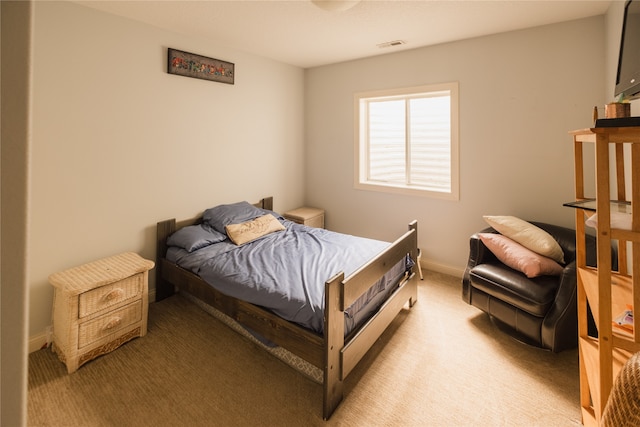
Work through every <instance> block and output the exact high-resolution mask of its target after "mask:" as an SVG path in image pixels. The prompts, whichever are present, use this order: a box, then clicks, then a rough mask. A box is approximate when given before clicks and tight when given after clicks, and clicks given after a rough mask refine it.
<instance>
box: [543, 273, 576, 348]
mask: <svg viewBox="0 0 640 427" xmlns="http://www.w3.org/2000/svg"><path fill="white" fill-rule="evenodd" d="M577 298H578V297H577V273H576V262H575V261H572V262H570V263H569V264H567V265H566V266H565V267H564V269H563V270H562V274H561V275H560V283H559V285H558V291H557V292H556V298H555V302H554V304H553V305H552V307H551V309H550V310H549V312H548V313H547V315H546V316H545V318H544V321H543V322H542V330H541V338H542V343H543V346H545V347H546V348H550V349H551V350H552V351H553V352H559V351H562V350H565V349H569V348H574V347H575V346H576V344H577V342H578V321H577V319H578V313H577V307H578V303H577Z"/></svg>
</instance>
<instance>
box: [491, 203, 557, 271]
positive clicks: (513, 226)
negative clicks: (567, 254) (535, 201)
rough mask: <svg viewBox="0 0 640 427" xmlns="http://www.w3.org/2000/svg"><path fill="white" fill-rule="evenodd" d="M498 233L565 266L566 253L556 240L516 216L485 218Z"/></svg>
mask: <svg viewBox="0 0 640 427" xmlns="http://www.w3.org/2000/svg"><path fill="white" fill-rule="evenodd" d="M483 218H484V220H485V221H486V222H487V224H489V225H490V226H491V227H493V228H494V229H495V230H496V231H497V232H498V233H500V234H502V235H504V236H507V237H508V238H510V239H512V240H515V241H516V242H518V243H520V244H521V245H522V246H524V247H525V248H528V249H529V250H532V251H533V252H535V253H537V254H540V255H543V256H546V257H548V258H551V259H553V260H555V261H557V262H559V263H562V264H564V252H562V248H561V247H560V245H559V244H558V242H556V240H555V239H554V238H553V237H552V236H551V235H550V234H549V233H547V232H546V231H544V230H543V229H541V228H539V227H536V226H535V225H533V224H531V223H529V222H527V221H524V220H522V219H520V218H516V217H515V216H492V215H485V216H483Z"/></svg>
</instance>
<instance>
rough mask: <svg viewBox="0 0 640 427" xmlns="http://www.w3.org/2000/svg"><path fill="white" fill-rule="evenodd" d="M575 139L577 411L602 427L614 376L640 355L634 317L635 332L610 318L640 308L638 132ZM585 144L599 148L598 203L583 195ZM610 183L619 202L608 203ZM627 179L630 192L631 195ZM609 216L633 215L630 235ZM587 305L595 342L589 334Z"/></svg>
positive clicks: (590, 133) (593, 131)
mask: <svg viewBox="0 0 640 427" xmlns="http://www.w3.org/2000/svg"><path fill="white" fill-rule="evenodd" d="M571 135H573V141H574V154H575V155H574V168H575V195H576V199H577V200H576V202H574V203H570V204H568V205H572V206H573V207H575V208H576V244H577V268H578V333H579V352H580V405H581V407H582V423H583V424H584V425H585V426H598V425H600V420H601V418H602V412H603V410H604V407H605V405H606V403H607V399H608V398H609V394H610V392H611V388H612V386H613V382H614V379H615V377H616V375H617V374H618V372H619V371H620V368H621V367H622V365H623V364H624V363H625V362H626V361H627V359H628V358H629V357H630V356H631V355H632V354H633V353H635V352H638V351H640V320H639V319H638V316H637V315H636V316H634V322H633V332H631V333H629V332H626V331H618V328H613V326H612V320H613V319H614V318H615V317H616V316H617V315H618V314H620V313H621V312H623V311H624V310H625V309H626V308H627V306H628V305H632V306H633V308H634V309H635V310H636V311H638V310H640V308H639V307H640V208H638V209H636V208H635V206H634V205H635V204H638V203H640V127H638V126H632V127H600V128H597V127H596V128H590V129H582V130H576V131H573V132H571ZM585 144H594V145H595V181H596V182H595V193H596V194H595V199H587V197H585V185H584V179H585V174H584V153H585V150H584V149H585V146H584V145H585ZM625 157H626V158H625ZM611 165H613V167H612V166H611ZM625 166H626V168H627V170H626V171H625ZM625 173H626V175H625ZM612 178H613V179H615V185H614V188H615V197H611V193H612V191H611V186H612V182H611V181H612ZM629 178H630V180H631V189H630V191H629V192H627V188H626V182H627V181H628V179H629ZM612 199H613V200H612ZM594 211H595V212H594ZM612 212H614V213H616V212H622V215H629V217H630V218H631V227H630V229H622V228H616V227H612V221H611V218H612ZM594 213H597V230H596V236H597V252H598V253H597V260H598V265H597V268H592V267H588V266H587V265H586V253H585V238H584V236H585V231H586V225H585V219H586V218H587V217H589V216H591V215H593V214H594ZM612 241H614V243H615V241H617V244H618V269H617V271H612V262H611V256H612V251H611V244H612ZM629 248H630V249H631V251H630V252H629V250H628V249H629ZM629 260H631V262H629ZM588 307H589V308H590V309H591V312H592V313H593V317H594V320H595V323H596V327H597V330H598V333H597V337H592V336H589V333H588V326H587V325H588V319H587V316H588V314H587V313H588Z"/></svg>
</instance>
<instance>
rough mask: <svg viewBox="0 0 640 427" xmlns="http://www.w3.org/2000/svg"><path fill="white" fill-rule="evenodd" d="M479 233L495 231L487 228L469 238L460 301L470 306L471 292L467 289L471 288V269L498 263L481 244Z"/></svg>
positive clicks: (491, 253)
mask: <svg viewBox="0 0 640 427" xmlns="http://www.w3.org/2000/svg"><path fill="white" fill-rule="evenodd" d="M479 233H497V231H496V230H494V229H493V228H491V227H489V228H485V229H484V230H481V231H479V232H478V233H475V234H473V235H472V236H471V237H470V238H469V260H468V261H467V268H466V269H465V271H464V275H463V276H462V299H463V300H464V301H466V302H467V304H471V292H470V289H469V288H470V287H471V278H470V277H469V272H470V271H471V269H472V268H473V267H475V266H476V265H479V264H484V263H487V262H492V263H497V262H499V261H498V258H496V256H495V255H494V254H493V252H491V251H490V250H489V249H487V247H486V246H485V245H484V243H482V240H480V236H478V234H479Z"/></svg>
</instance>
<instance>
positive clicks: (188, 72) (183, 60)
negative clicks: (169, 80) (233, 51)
mask: <svg viewBox="0 0 640 427" xmlns="http://www.w3.org/2000/svg"><path fill="white" fill-rule="evenodd" d="M167 73H169V74H177V75H179V76H185V77H193V78H196V79H203V80H211V81H214V82H220V83H227V84H231V85H232V84H234V80H235V65H234V64H233V63H231V62H227V61H222V60H220V59H215V58H209V57H206V56H202V55H197V54H195V53H190V52H185V51H182V50H178V49H172V48H169V49H168V54H167Z"/></svg>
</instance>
